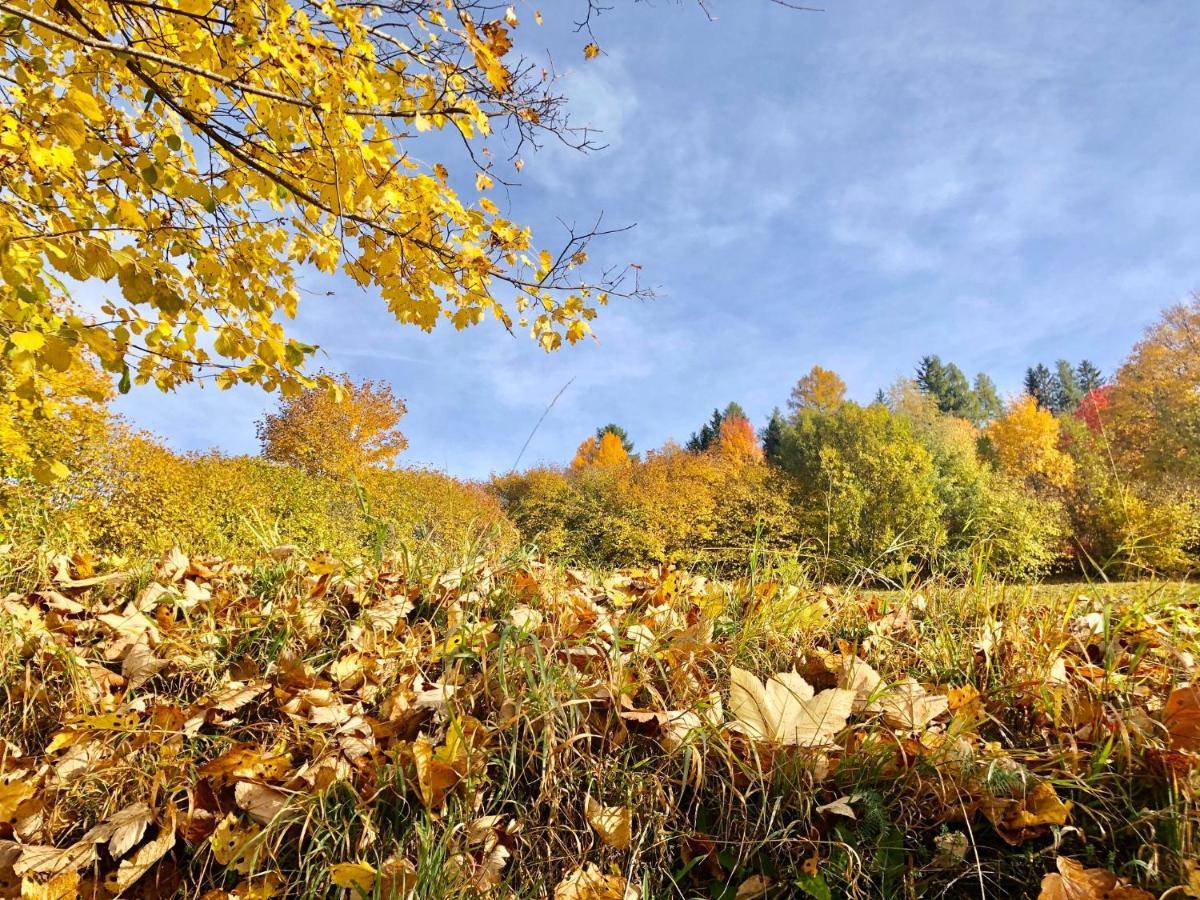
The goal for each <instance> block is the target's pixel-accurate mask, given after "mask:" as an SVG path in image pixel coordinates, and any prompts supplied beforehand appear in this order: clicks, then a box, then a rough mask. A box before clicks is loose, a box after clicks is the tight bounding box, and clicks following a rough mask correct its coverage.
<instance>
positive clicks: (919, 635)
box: [0, 546, 1200, 900]
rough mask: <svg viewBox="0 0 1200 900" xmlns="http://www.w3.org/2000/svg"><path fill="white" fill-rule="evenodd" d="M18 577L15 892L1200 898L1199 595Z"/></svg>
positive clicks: (4, 847) (20, 571)
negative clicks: (1195, 682)
mask: <svg viewBox="0 0 1200 900" xmlns="http://www.w3.org/2000/svg"><path fill="white" fill-rule="evenodd" d="M0 566H2V568H0V577H2V581H0V588H2V590H0V596H3V595H7V596H3V600H2V601H0V666H3V670H2V679H0V681H2V683H3V690H4V693H5V696H4V703H3V707H2V710H0V737H3V739H4V745H3V751H2V754H3V755H2V757H0V761H2V768H3V780H2V782H0V837H2V838H3V840H0V896H13V897H17V896H20V897H55V898H57V897H73V896H77V895H78V896H84V897H115V896H123V897H167V896H173V895H176V894H178V896H183V897H200V896H203V897H205V898H212V900H216V898H234V897H236V898H242V900H247V898H252V897H253V898H268V897H285V896H287V897H305V898H315V897H359V896H362V897H373V898H384V897H403V896H415V897H420V898H449V897H472V896H495V897H554V898H555V900H589V898H591V900H599V898H617V900H620V898H639V897H640V898H647V900H648V898H672V897H678V898H692V897H695V898H704V897H712V898H731V900H732V898H735V897H736V898H739V900H746V898H752V897H767V896H770V897H789V896H811V897H817V898H823V897H832V896H849V897H877V896H889V897H909V896H931V897H932V896H942V897H955V896H1003V895H1009V896H1033V895H1035V894H1036V893H1037V891H1038V890H1039V888H1038V885H1039V884H1040V885H1041V888H1040V890H1041V896H1043V897H1046V898H1057V897H1071V898H1092V897H1096V898H1098V897H1102V896H1103V897H1125V898H1141V897H1150V896H1155V895H1157V894H1158V893H1160V892H1162V891H1165V890H1168V889H1170V888H1175V891H1174V893H1173V894H1172V896H1200V871H1198V870H1197V868H1196V867H1195V864H1194V859H1195V858H1196V855H1197V852H1198V851H1200V834H1198V830H1197V829H1198V826H1200V816H1198V813H1197V807H1196V797H1195V785H1196V763H1197V762H1198V761H1200V755H1198V753H1200V692H1198V691H1197V689H1196V688H1195V687H1194V686H1193V687H1180V686H1181V685H1186V684H1187V683H1188V682H1189V681H1190V680H1191V679H1193V678H1194V675H1195V654H1196V653H1197V652H1200V646H1198V645H1200V639H1198V638H1197V634H1198V633H1200V632H1198V631H1197V629H1198V628H1200V612H1198V607H1197V599H1198V598H1200V591H1198V590H1197V589H1196V588H1195V587H1193V586H1191V585H1188V584H1184V583H1179V582H1170V581H1147V582H1142V583H1137V584H1063V585H1053V586H1051V585H1046V586H1038V585H1033V586H1008V587H1005V586H1001V585H994V584H988V583H982V584H979V585H976V586H972V587H965V588H964V587H950V586H945V585H940V584H937V583H934V584H929V585H926V586H925V587H923V588H922V589H920V590H918V589H910V590H905V591H894V592H865V591H859V590H854V589H850V588H844V589H843V588H838V589H833V588H821V587H818V586H816V585H814V584H812V583H809V582H808V581H807V580H806V579H805V578H804V577H803V575H802V574H801V573H800V572H798V571H792V570H789V569H787V568H786V567H785V568H784V569H774V568H771V567H769V566H754V567H751V568H749V569H747V571H746V572H745V573H744V574H743V576H742V577H741V578H738V579H733V580H723V581H718V580H709V579H707V578H704V577H702V576H696V575H690V574H688V573H686V572H684V571H680V570H671V569H663V568H656V569H646V570H636V571H635V570H627V571H603V572H585V571H580V570H574V569H567V568H564V567H556V566H552V565H549V564H546V563H544V562H542V561H540V560H538V559H535V558H532V557H531V556H529V555H527V554H522V553H510V554H508V555H503V556H502V555H499V554H497V553H494V552H488V551H485V550H483V549H480V550H478V551H477V552H471V553H467V554H464V555H462V556H461V557H458V558H446V557H444V556H442V555H440V554H439V553H438V552H436V551H435V550H433V549H428V550H419V551H412V552H409V553H405V554H400V555H397V556H395V557H389V558H386V559H382V560H378V561H376V562H350V563H343V562H339V561H337V560H335V559H334V558H332V557H330V556H326V555H312V556H310V555H307V554H305V553H304V552H303V551H301V550H299V549H297V548H295V547H292V546H286V547H278V548H275V549H274V550H272V551H271V552H270V553H263V554H261V555H259V556H257V557H254V558H251V557H247V558H246V559H242V560H221V559H215V558H195V557H193V558H189V557H188V556H187V555H185V554H183V553H181V552H179V551H177V550H176V551H172V552H171V553H168V554H165V555H164V556H163V557H162V558H161V559H158V560H142V561H126V560H121V559H111V558H110V559H94V558H87V557H82V556H76V557H74V558H67V557H65V556H60V557H57V558H55V557H46V556H42V557H37V558H32V559H31V558H30V557H28V556H16V555H14V554H12V553H10V554H9V555H7V556H5V557H4V558H3V562H2V563H0ZM764 679H766V681H764ZM1043 879H1044V880H1043Z"/></svg>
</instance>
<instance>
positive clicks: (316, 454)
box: [258, 375, 408, 478]
mask: <svg viewBox="0 0 1200 900" xmlns="http://www.w3.org/2000/svg"><path fill="white" fill-rule="evenodd" d="M333 382H334V387H333V389H332V390H324V389H318V388H310V389H307V390H304V391H301V392H300V393H299V394H297V395H295V396H292V397H284V398H282V400H281V401H280V404H279V408H278V410H277V411H276V412H273V413H268V414H267V415H266V416H264V417H263V419H262V420H261V421H260V422H259V423H258V439H259V441H260V442H261V443H262V452H263V457H264V458H266V459H269V460H271V461H273V462H278V463H283V464H284V465H288V466H294V467H295V468H297V469H300V470H301V471H303V472H307V473H308V474H310V475H319V476H326V477H331V478H347V477H350V476H354V475H361V474H363V473H364V472H366V471H367V470H368V469H374V468H389V467H391V466H392V465H393V464H394V463H395V461H396V457H397V456H399V454H400V452H401V451H402V450H403V449H404V448H405V447H407V446H408V441H407V440H405V438H404V435H403V434H401V433H400V427H399V425H400V419H401V418H402V417H403V416H404V414H405V412H407V408H406V407H405V405H404V401H403V400H401V399H399V398H398V397H396V396H395V394H393V393H392V389H391V387H389V386H388V385H386V384H383V383H382V382H374V381H363V382H357V383H356V382H353V381H351V380H350V378H349V376H346V375H343V376H341V377H338V378H335V379H333Z"/></svg>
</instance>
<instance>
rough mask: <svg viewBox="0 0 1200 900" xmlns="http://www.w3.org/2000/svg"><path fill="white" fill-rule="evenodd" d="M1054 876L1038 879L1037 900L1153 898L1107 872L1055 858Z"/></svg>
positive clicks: (1064, 858) (1133, 899) (1135, 899)
mask: <svg viewBox="0 0 1200 900" xmlns="http://www.w3.org/2000/svg"><path fill="white" fill-rule="evenodd" d="M1057 868H1058V872H1057V873H1051V874H1049V875H1047V876H1045V877H1044V878H1043V879H1042V890H1041V893H1040V894H1038V900H1154V896H1155V895H1154V894H1151V893H1150V892H1149V891H1143V890H1142V889H1141V888H1137V887H1133V886H1132V885H1130V884H1128V883H1127V882H1125V881H1123V880H1122V879H1120V878H1118V877H1117V876H1116V875H1114V874H1113V873H1112V872H1109V871H1108V870H1107V869H1085V868H1084V867H1083V865H1082V864H1080V863H1077V862H1075V860H1073V859H1068V858H1067V857H1065V856H1060V857H1058V861H1057Z"/></svg>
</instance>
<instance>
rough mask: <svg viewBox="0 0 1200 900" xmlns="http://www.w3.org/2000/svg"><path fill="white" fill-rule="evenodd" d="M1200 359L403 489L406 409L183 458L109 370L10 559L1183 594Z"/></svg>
mask: <svg viewBox="0 0 1200 900" xmlns="http://www.w3.org/2000/svg"><path fill="white" fill-rule="evenodd" d="M1196 334H1200V300H1197V299H1195V298H1193V300H1191V301H1190V302H1189V303H1186V304H1181V305H1178V306H1175V307H1172V308H1170V309H1168V310H1167V311H1166V312H1165V313H1164V314H1163V316H1162V318H1161V319H1160V321H1159V322H1158V323H1157V324H1155V325H1154V326H1153V327H1151V328H1150V329H1149V330H1148V331H1147V332H1146V334H1145V336H1144V337H1143V339H1142V340H1141V341H1140V342H1138V343H1137V344H1136V345H1135V346H1134V348H1133V350H1132V351H1131V353H1130V356H1129V358H1128V359H1127V360H1126V361H1125V363H1123V364H1122V365H1121V366H1120V367H1119V368H1118V369H1117V370H1116V372H1114V373H1113V375H1112V377H1111V378H1106V377H1105V375H1104V373H1102V372H1100V370H1099V369H1098V368H1097V367H1096V366H1095V365H1094V364H1093V363H1091V362H1089V361H1088V360H1086V359H1085V360H1081V361H1079V362H1078V363H1074V364H1072V363H1070V362H1067V361H1063V360H1060V361H1058V362H1057V363H1056V364H1055V366H1054V367H1053V368H1051V367H1049V366H1047V365H1045V364H1042V363H1037V364H1035V365H1033V366H1030V367H1029V369H1028V371H1027V377H1026V380H1025V382H1026V383H1025V388H1026V390H1025V393H1024V394H1022V395H1020V396H1018V397H1013V398H1010V399H1009V400H1008V401H1007V402H1004V401H1002V400H1001V398H1000V397H999V395H998V392H997V391H996V389H995V385H994V382H992V380H991V379H990V378H989V377H988V376H987V375H986V374H985V373H980V374H979V375H977V376H975V378H974V379H970V380H969V379H968V378H967V376H966V375H965V374H964V373H963V371H962V370H961V369H960V368H959V367H958V366H957V365H955V364H954V363H953V362H945V361H943V360H942V359H940V358H939V357H937V356H932V355H931V356H926V357H924V358H922V359H921V360H919V361H918V363H917V365H916V366H915V369H914V377H912V378H910V379H905V378H902V379H900V380H898V381H897V382H896V383H894V384H893V385H892V386H891V387H890V388H889V389H888V390H887V391H879V392H878V393H877V395H876V396H875V398H874V400H873V401H872V402H870V403H868V404H860V403H857V402H855V401H852V400H849V399H847V397H846V385H845V383H844V382H843V381H842V379H841V378H840V377H839V376H838V375H837V373H835V372H833V371H831V370H829V369H825V368H823V367H821V366H819V365H817V366H813V367H812V368H811V369H810V370H809V371H808V372H807V373H806V374H805V375H803V376H802V377H801V378H800V379H799V380H798V381H797V382H796V384H795V386H794V387H793V389H792V391H791V394H790V396H789V397H787V398H786V399H785V401H784V404H783V405H782V406H781V407H776V409H775V410H774V412H773V413H772V415H771V416H770V417H769V418H768V420H767V421H766V422H765V423H763V424H762V425H761V426H760V427H757V428H756V427H755V426H754V425H753V424H752V423H751V422H750V421H749V419H748V417H747V416H746V414H745V412H744V410H743V409H742V408H741V407H740V406H739V405H738V404H737V403H730V404H727V405H726V406H725V407H724V408H717V409H714V410H713V413H712V415H711V416H710V417H709V419H708V420H707V421H704V422H701V423H700V424H699V425H698V427H697V428H696V430H695V431H694V432H693V433H692V434H691V435H690V437H689V438H688V439H687V440H686V441H685V442H684V443H683V444H680V443H677V442H675V441H667V442H666V443H665V444H664V445H663V446H661V447H659V448H656V449H653V450H647V451H642V452H639V450H638V448H637V447H636V446H635V442H634V438H633V436H631V435H630V434H628V433H627V432H626V430H625V429H624V428H623V427H622V426H621V425H620V424H618V423H615V422H610V423H607V424H604V425H601V426H599V427H598V428H597V429H596V431H595V433H593V434H591V435H588V436H587V437H585V438H584V440H583V441H582V442H581V443H580V445H579V447H578V448H577V450H576V452H575V454H574V457H573V458H572V459H571V460H570V461H564V462H563V463H561V464H552V465H547V464H539V465H533V466H531V467H529V468H527V469H525V470H524V471H520V472H515V471H514V472H509V473H505V474H497V475H493V476H492V477H491V478H490V479H486V480H482V481H479V480H475V481H472V480H466V479H456V478H452V477H450V476H448V475H445V474H443V473H439V472H436V471H433V470H429V469H412V468H408V467H404V466H398V465H397V462H398V461H400V460H402V457H401V453H402V451H403V450H404V449H405V448H406V446H407V440H406V439H405V437H404V435H403V433H402V431H401V427H400V426H401V423H402V419H403V416H404V415H405V413H406V412H407V406H406V404H405V402H404V401H403V400H401V399H399V398H398V397H397V396H396V394H395V392H394V391H393V390H392V388H391V387H390V386H388V385H387V384H385V383H382V382H371V381H365V382H355V381H354V380H352V379H350V378H349V377H348V376H344V375H341V376H339V375H334V374H331V373H322V374H321V379H322V380H323V381H324V382H327V383H329V384H332V385H333V386H334V390H325V389H311V390H306V391H301V392H299V393H296V394H295V395H293V396H290V397H285V398H281V400H280V402H279V405H278V407H277V408H276V410H274V411H273V412H270V413H268V414H267V415H265V416H264V417H263V419H261V420H260V421H259V423H258V436H259V440H260V443H261V448H262V449H261V453H260V455H258V456H248V455H229V454H224V453H221V452H216V451H214V452H208V453H177V452H174V451H172V450H170V449H169V448H168V447H166V446H165V445H164V444H163V443H162V441H161V440H159V439H158V438H156V437H155V436H153V435H150V434H147V433H145V432H139V431H137V430H135V429H134V428H132V427H131V426H130V425H129V424H128V423H126V422H125V421H124V420H123V419H121V417H120V416H118V415H116V414H114V412H113V411H112V410H111V408H110V407H109V401H110V400H111V398H112V395H113V391H112V386H111V384H109V383H108V381H107V379H106V378H105V377H104V375H103V374H102V373H100V372H99V371H98V370H95V369H93V370H90V371H89V373H88V381H87V383H85V384H74V385H72V386H70V389H69V390H65V391H64V393H65V394H73V395H77V396H81V397H84V398H85V399H81V400H76V401H75V402H73V403H72V404H71V405H70V406H69V407H67V409H66V410H65V411H64V414H63V416H62V417H60V418H59V419H56V420H54V422H49V421H47V422H45V423H44V424H43V426H42V427H41V428H40V430H37V429H35V430H33V431H31V435H32V436H33V440H34V443H35V445H36V446H37V448H38V451H39V455H41V456H44V457H48V458H54V459H60V460H65V461H66V462H67V471H68V472H69V474H68V476H66V477H65V478H54V479H49V480H46V479H43V478H41V477H40V474H41V473H39V472H38V471H37V469H36V468H34V467H29V466H26V467H24V468H23V467H22V466H21V465H20V464H14V463H13V462H12V461H9V462H8V463H6V467H5V472H4V473H3V474H4V479H3V481H2V482H0V516H3V522H4V524H5V526H6V529H7V530H8V531H9V532H10V534H14V535H22V536H24V537H25V538H27V539H36V540H37V541H38V542H41V543H45V544H47V545H70V546H81V547H96V548H99V549H102V550H105V551H109V552H128V551H135V550H151V549H156V548H161V547H163V546H164V545H169V544H172V543H175V544H180V545H188V546H192V547H195V548H200V549H203V548H211V549H212V550H214V551H219V552H228V551H236V550H238V549H242V548H247V547H249V548H254V547H258V548H260V549H261V548H262V547H265V546H267V545H269V544H270V543H272V542H285V541H293V540H294V541H297V542H305V543H307V544H309V545H314V546H321V547H325V548H327V549H330V550H332V551H334V552H338V553H353V552H361V551H363V550H364V549H367V548H375V549H379V548H382V547H385V546H387V547H395V546H398V545H399V544H401V543H404V542H405V541H410V540H414V539H421V540H424V539H433V540H436V541H442V542H447V541H449V542H462V541H465V540H473V539H476V538H478V536H479V534H480V533H481V532H483V531H488V532H489V539H490V540H498V541H500V542H501V543H504V544H506V545H513V544H516V543H524V544H527V545H532V546H534V547H535V548H537V549H539V550H540V551H542V552H544V553H546V554H547V555H549V556H551V557H554V558H557V559H560V560H562V561H564V562H567V563H572V564H594V565H606V566H626V565H647V564H655V563H678V564H684V565H698V566H710V567H716V568H725V569H728V568H730V567H734V566H739V565H744V564H745V562H746V561H747V560H748V559H750V558H752V557H753V555H754V554H761V553H771V554H775V555H777V556H784V557H794V558H795V559H797V560H798V561H806V562H807V563H809V564H813V565H816V566H817V567H818V569H819V571H820V574H821V575H822V577H828V578H850V577H864V578H867V579H868V580H874V581H880V582H892V583H894V582H902V581H905V580H907V579H911V578H914V577H924V576H928V575H944V576H947V577H951V578H957V579H962V578H968V577H977V576H979V575H988V574H990V575H996V576H1000V577H1005V578H1014V579H1026V578H1034V577H1040V576H1042V575H1046V574H1050V573H1054V572H1063V571H1074V572H1085V573H1089V574H1090V573H1097V572H1099V573H1104V574H1106V575H1107V574H1112V575H1121V576H1129V575H1138V574H1145V573H1172V574H1179V573H1183V572H1188V571H1191V570H1192V569H1193V568H1195V566H1196V561H1197V558H1198V551H1200V450H1198V448H1200V400H1197V397H1198V396H1200V394H1198V386H1200V372H1198V371H1197V365H1198V364H1197V362H1196V359H1197V357H1198V356H1200V354H1197V353H1196V352H1195V340H1196V338H1195V335H1196ZM72 377H74V378H76V379H78V378H79V376H78V375H77V374H76V375H73V376H72ZM785 409H786V411H784V410H785ZM64 422H65V423H66V427H63V426H64Z"/></svg>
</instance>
